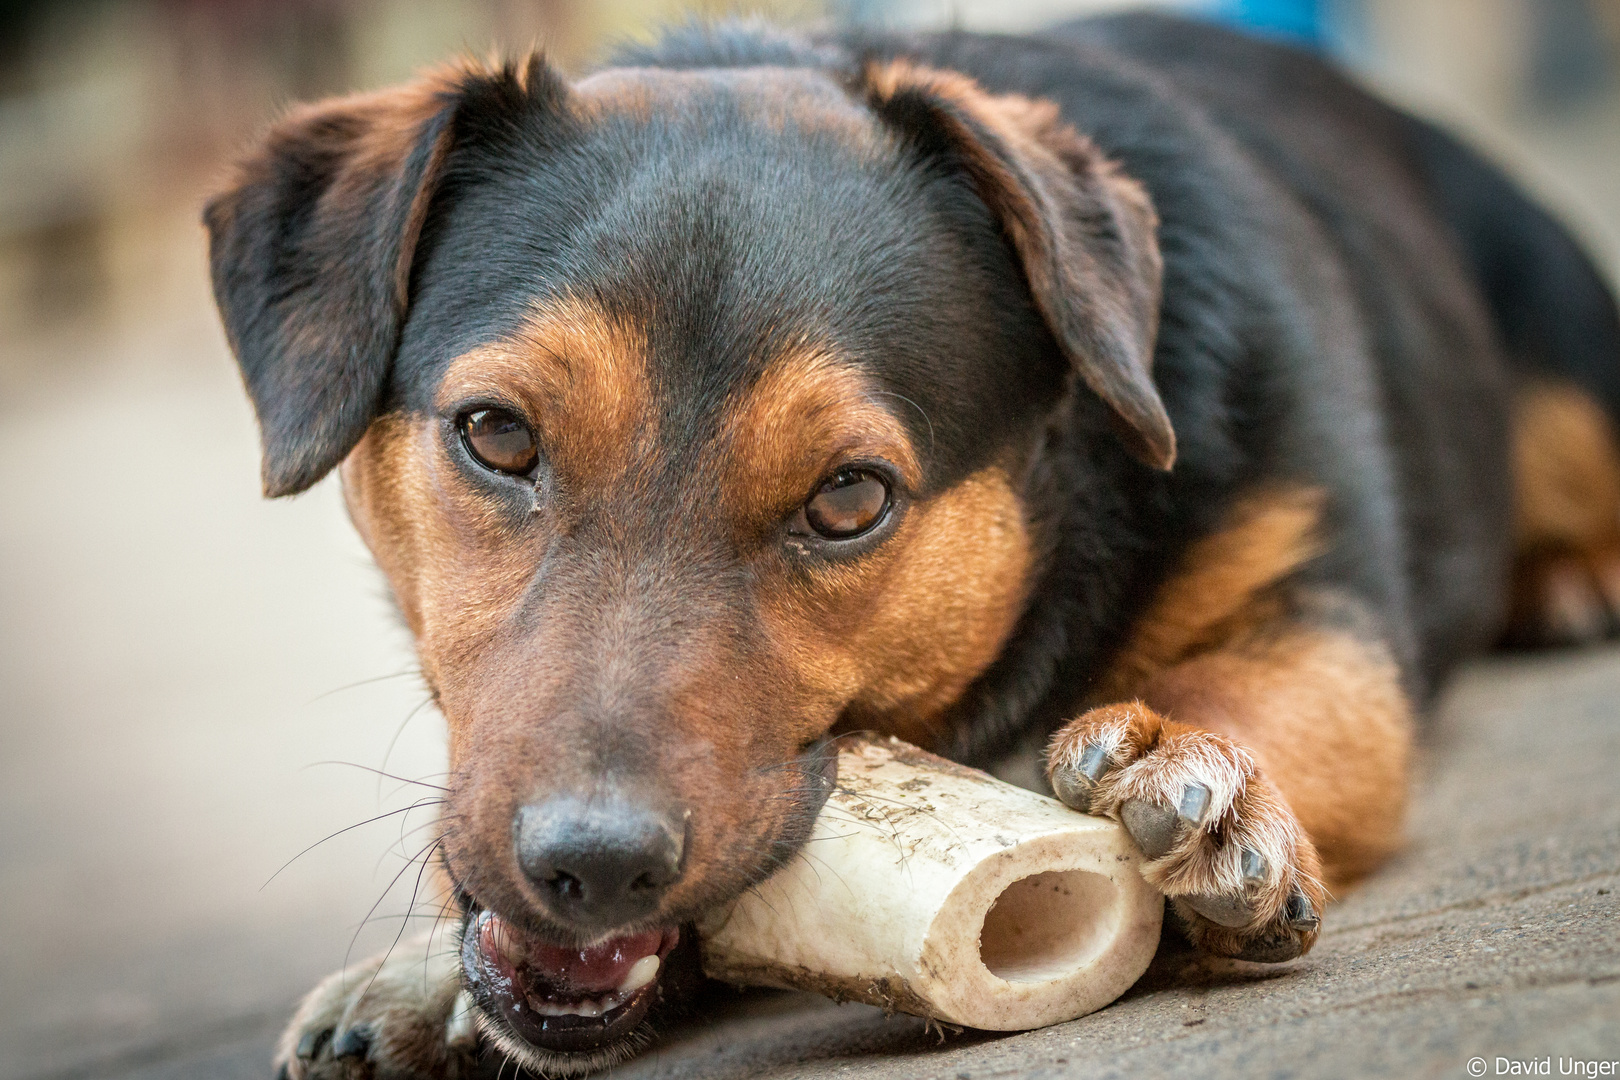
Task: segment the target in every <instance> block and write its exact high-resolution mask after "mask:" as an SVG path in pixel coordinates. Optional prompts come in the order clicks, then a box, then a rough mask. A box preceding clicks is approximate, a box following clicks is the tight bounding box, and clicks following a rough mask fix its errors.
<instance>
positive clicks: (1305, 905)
mask: <svg viewBox="0 0 1620 1080" xmlns="http://www.w3.org/2000/svg"><path fill="white" fill-rule="evenodd" d="M1286 913H1287V916H1288V925H1289V926H1292V927H1293V928H1294V929H1295V930H1315V929H1316V928H1317V927H1318V926H1320V925H1321V923H1322V920H1321V918H1320V917H1318V916H1317V914H1316V909H1315V908H1313V907H1312V906H1311V898H1310V897H1308V896H1306V895H1305V894H1304V892H1302V891H1301V890H1300V888H1299V886H1297V885H1296V886H1294V891H1293V892H1292V893H1290V894H1289V896H1288V907H1287V909H1286Z"/></svg>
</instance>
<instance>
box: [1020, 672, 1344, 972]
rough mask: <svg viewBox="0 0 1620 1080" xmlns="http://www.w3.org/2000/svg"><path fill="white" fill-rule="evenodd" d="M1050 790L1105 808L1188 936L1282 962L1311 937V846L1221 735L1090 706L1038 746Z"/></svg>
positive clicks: (1131, 708) (1317, 914)
mask: <svg viewBox="0 0 1620 1080" xmlns="http://www.w3.org/2000/svg"><path fill="white" fill-rule="evenodd" d="M1047 776H1048V779H1049V780H1050V781H1051V784H1052V790H1053V791H1055V792H1056V793H1057V796H1058V798H1059V799H1061V800H1062V801H1063V802H1065V803H1067V804H1068V805H1069V806H1072V807H1074V808H1075V809H1077V810H1083V811H1085V812H1086V813H1090V814H1099V815H1103V816H1107V817H1111V818H1114V819H1115V820H1117V821H1119V822H1120V823H1121V824H1123V825H1124V826H1125V828H1126V830H1127V831H1128V832H1129V833H1130V834H1131V836H1132V837H1133V838H1134V839H1135V840H1136V842H1137V844H1138V845H1139V846H1140V847H1141V848H1142V852H1143V854H1144V855H1146V856H1147V857H1148V859H1149V860H1150V861H1149V862H1147V863H1146V864H1144V865H1143V867H1142V875H1143V876H1144V877H1145V878H1147V880H1148V881H1149V882H1151V883H1152V884H1153V885H1155V886H1157V887H1158V888H1159V889H1160V890H1162V891H1163V892H1164V894H1165V895H1166V896H1168V897H1169V898H1170V900H1171V902H1172V905H1173V907H1174V909H1175V912H1176V914H1177V915H1179V916H1180V917H1181V919H1182V921H1183V922H1184V923H1185V924H1186V926H1187V930H1188V935H1189V936H1190V937H1191V938H1192V941H1193V944H1194V945H1196V946H1198V947H1199V948H1200V949H1203V950H1204V951H1206V952H1209V953H1212V954H1214V955H1216V956H1225V957H1231V958H1233V959H1238V960H1251V961H1255V962H1258V963H1267V964H1271V963H1280V962H1282V961H1284V960H1292V959H1294V958H1295V957H1296V956H1300V955H1302V954H1304V953H1305V952H1307V951H1308V950H1309V949H1310V947H1311V946H1312V945H1313V944H1315V942H1316V936H1317V932H1318V928H1319V926H1320V925H1321V913H1322V908H1323V905H1324V902H1325V899H1326V896H1325V893H1324V891H1323V889H1322V885H1321V882H1320V880H1319V875H1320V865H1321V864H1320V861H1319V860H1318V858H1317V854H1316V849H1315V848H1314V847H1313V846H1312V845H1311V842H1310V840H1309V839H1308V838H1307V837H1306V836H1305V834H1304V832H1303V830H1301V829H1300V827H1299V822H1298V821H1297V820H1296V819H1295V818H1294V814H1293V811H1292V810H1290V809H1289V807H1288V804H1287V803H1286V802H1285V801H1284V800H1283V798H1282V796H1281V795H1280V794H1279V793H1278V791H1277V789H1276V788H1274V787H1273V786H1272V785H1271V783H1270V781H1268V780H1267V779H1266V778H1265V777H1264V776H1262V775H1261V774H1260V772H1259V770H1258V769H1257V768H1256V767H1255V764H1254V759H1253V757H1252V756H1251V755H1250V754H1249V752H1248V751H1247V750H1245V749H1244V748H1243V747H1241V746H1239V745H1238V744H1236V743H1234V742H1233V741H1231V740H1230V739H1227V738H1225V737H1224V736H1221V735H1216V734H1213V733H1211V732H1207V731H1200V730H1198V729H1196V728H1190V727H1187V726H1185V725H1182V724H1176V723H1172V722H1170V721H1167V720H1165V719H1164V718H1162V717H1161V716H1159V715H1158V714H1157V713H1155V712H1153V711H1152V710H1151V709H1149V708H1147V707H1146V706H1143V705H1141V704H1128V705H1109V706H1105V707H1103V708H1099V709H1093V710H1092V711H1090V712H1088V713H1086V714H1085V715H1084V716H1082V717H1080V718H1079V719H1078V720H1075V721H1073V722H1071V723H1070V724H1069V725H1067V726H1066V727H1064V728H1063V729H1062V730H1061V731H1059V732H1058V734H1057V735H1056V736H1055V737H1054V738H1053V740H1052V745H1051V747H1050V748H1049V749H1048V751H1047Z"/></svg>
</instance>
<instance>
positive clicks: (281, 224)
mask: <svg viewBox="0 0 1620 1080" xmlns="http://www.w3.org/2000/svg"><path fill="white" fill-rule="evenodd" d="M455 108H456V96H455V94H454V91H453V88H452V86H451V85H450V83H449V82H448V81H447V80H424V81H422V82H419V83H415V84H412V85H410V86H407V87H404V88H402V89H398V90H390V91H386V92H383V93H377V94H367V95H361V96H356V97H349V98H341V99H337V100H334V101H329V102H322V103H320V104H317V105H312V106H306V107H303V108H300V109H298V110H296V111H294V112H292V113H291V114H289V115H288V116H287V117H286V118H285V119H283V120H281V121H280V122H279V123H277V124H276V125H275V126H274V127H273V128H272V129H271V131H270V133H269V135H268V136H267V137H266V138H265V139H264V141H263V142H262V144H261V145H260V146H259V148H258V149H257V151H256V152H254V153H253V154H252V155H251V156H250V157H248V158H247V159H246V160H245V161H244V162H242V163H241V165H240V166H238V169H237V172H236V176H235V179H234V182H233V183H232V184H231V186H230V188H229V189H228V190H226V191H225V192H223V193H221V194H220V195H217V196H215V197H214V198H213V199H212V200H211V201H210V202H209V203H208V207H207V209H206V210H205V211H204V213H203V220H204V222H205V223H206V224H207V226H208V232H209V256H210V261H211V263H212V272H213V279H214V298H215V300H216V301H217V302H218V304H219V310H220V314H221V316H222V317H223V318H224V322H225V330H226V334H227V335H228V336H229V338H230V343H231V349H232V350H233V351H234V352H235V353H236V360H237V363H238V364H239V365H240V366H241V369H242V378H243V381H244V382H245V383H246V385H247V391H248V396H249V397H251V398H252V399H253V407H254V410H255V412H257V413H258V417H259V432H260V436H261V439H262V441H263V446H264V466H263V479H264V490H265V494H267V495H272V496H275V495H291V494H295V493H297V492H300V491H303V490H304V489H305V488H307V487H309V486H310V485H311V484H313V483H315V481H317V480H319V479H320V478H321V477H323V476H325V475H326V474H327V473H328V472H330V471H331V470H332V468H333V467H334V466H335V465H337V463H338V462H340V461H342V460H343V457H344V456H345V455H346V454H347V453H348V452H349V451H350V450H351V449H353V447H354V444H355V443H357V442H359V441H360V437H361V436H362V435H364V434H365V431H366V427H367V425H369V424H370V423H371V420H372V418H373V416H375V414H376V412H377V409H378V406H379V403H380V401H381V398H382V395H383V391H384V388H385V387H386V385H387V381H388V371H389V367H390V364H391V363H392V360H393V355H394V351H395V349H396V348H397V346H398V343H399V331H400V327H401V325H402V324H403V322H404V318H405V306H406V299H407V295H408V290H409V286H410V272H411V260H412V257H413V255H414V254H415V250H416V241H417V237H418V235H419V234H420V233H421V229H422V222H423V219H424V218H425V217H426V216H427V209H428V204H429V202H430V200H431V199H432V194H433V188H434V185H435V183H436V181H437V178H438V173H439V171H440V169H441V168H442V166H443V163H444V160H445V157H446V155H447V153H448V151H449V148H450V139H451V129H452V121H453V119H454V113H455Z"/></svg>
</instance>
